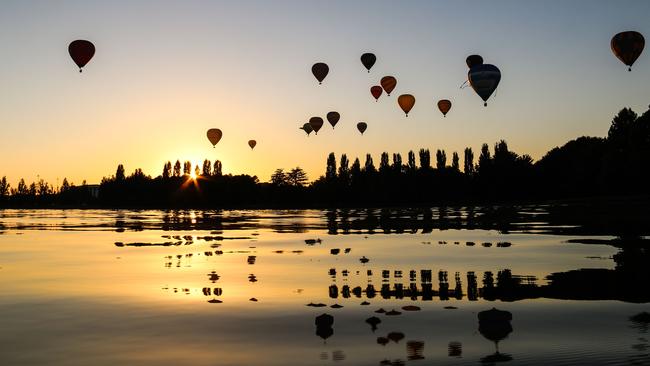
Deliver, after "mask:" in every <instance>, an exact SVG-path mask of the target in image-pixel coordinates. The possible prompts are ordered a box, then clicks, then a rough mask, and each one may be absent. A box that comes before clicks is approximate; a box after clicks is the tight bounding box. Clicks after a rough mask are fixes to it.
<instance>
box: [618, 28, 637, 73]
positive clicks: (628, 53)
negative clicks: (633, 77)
mask: <svg viewBox="0 0 650 366" xmlns="http://www.w3.org/2000/svg"><path fill="white" fill-rule="evenodd" d="M611 47H612V52H614V55H616V57H618V59H619V60H621V61H622V62H623V63H624V64H625V65H627V66H628V68H627V70H628V71H632V65H633V64H634V61H636V59H637V58H639V56H640V55H641V52H643V47H645V39H644V38H643V35H642V34H641V33H639V32H635V31H628V32H621V33H618V34H616V35H615V36H614V37H613V38H612V41H611Z"/></svg>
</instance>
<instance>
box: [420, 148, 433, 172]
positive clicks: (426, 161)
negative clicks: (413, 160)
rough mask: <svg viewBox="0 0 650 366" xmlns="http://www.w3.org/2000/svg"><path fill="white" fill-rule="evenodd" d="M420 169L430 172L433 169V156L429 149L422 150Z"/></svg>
mask: <svg viewBox="0 0 650 366" xmlns="http://www.w3.org/2000/svg"><path fill="white" fill-rule="evenodd" d="M419 155H420V169H422V170H429V169H431V155H430V154H429V149H420V152H419Z"/></svg>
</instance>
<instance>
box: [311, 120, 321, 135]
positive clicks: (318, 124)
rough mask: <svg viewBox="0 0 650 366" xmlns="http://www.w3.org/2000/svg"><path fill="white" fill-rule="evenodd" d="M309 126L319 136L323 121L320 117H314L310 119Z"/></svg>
mask: <svg viewBox="0 0 650 366" xmlns="http://www.w3.org/2000/svg"><path fill="white" fill-rule="evenodd" d="M309 125H310V126H311V128H312V129H313V130H314V132H315V133H316V134H317V135H318V131H319V130H320V128H321V127H323V119H322V118H320V117H312V118H310V119H309Z"/></svg>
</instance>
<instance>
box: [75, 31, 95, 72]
mask: <svg viewBox="0 0 650 366" xmlns="http://www.w3.org/2000/svg"><path fill="white" fill-rule="evenodd" d="M68 53H69V54H70V57H72V60H73V61H74V63H75V64H77V66H79V72H81V68H82V67H84V66H86V64H87V63H88V61H90V59H92V58H93V56H94V55H95V45H94V44H92V42H90V41H86V40H84V39H78V40H76V41H72V42H71V43H70V45H68Z"/></svg>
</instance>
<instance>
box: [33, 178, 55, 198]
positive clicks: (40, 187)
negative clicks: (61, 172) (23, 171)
mask: <svg viewBox="0 0 650 366" xmlns="http://www.w3.org/2000/svg"><path fill="white" fill-rule="evenodd" d="M51 191H52V188H51V187H50V185H49V184H48V183H47V182H46V181H44V180H43V179H40V180H39V181H38V183H37V185H36V193H38V195H39V196H47V195H48V194H50V193H51Z"/></svg>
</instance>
